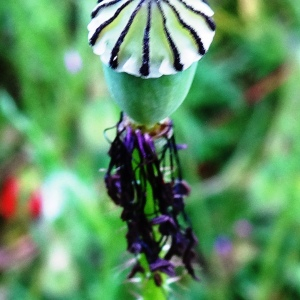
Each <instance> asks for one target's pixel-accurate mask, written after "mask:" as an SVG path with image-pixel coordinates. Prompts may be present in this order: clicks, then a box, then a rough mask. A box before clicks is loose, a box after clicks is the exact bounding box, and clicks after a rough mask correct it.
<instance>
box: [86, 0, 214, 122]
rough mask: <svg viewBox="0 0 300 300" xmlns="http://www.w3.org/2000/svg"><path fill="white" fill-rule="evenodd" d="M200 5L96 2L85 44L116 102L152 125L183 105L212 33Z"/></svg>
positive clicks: (193, 0)
mask: <svg viewBox="0 0 300 300" xmlns="http://www.w3.org/2000/svg"><path fill="white" fill-rule="evenodd" d="M212 15H213V11H212V10H211V9H210V7H209V6H208V4H207V3H206V1H204V0H99V1H98V5H97V6H96V7H95V9H94V10H93V12H92V21H91V22H90V24H89V26H88V29H89V41H90V44H91V45H92V46H93V50H94V52H95V53H96V54H98V55H100V58H101V60H102V62H103V64H104V65H105V76H106V80H107V83H108V86H109V89H110V91H111V93H112V95H113V97H114V98H115V100H116V102H117V103H118V104H119V105H120V107H121V108H122V109H123V110H124V112H125V113H126V114H128V115H129V116H130V117H131V118H132V119H133V120H135V121H136V122H138V123H142V124H143V125H149V124H150V125H151V124H153V123H156V122H159V121H161V120H162V119H163V118H165V117H167V116H169V115H170V114H171V113H172V112H173V111H174V110H175V109H176V108H177V107H178V106H179V105H180V104H181V103H182V101H183V100H184V98H185V96H186V94H187V92H188V90H189V88H190V85H191V82H192V78H193V75H194V72H195V67H196V66H195V65H196V62H197V61H198V60H199V59H201V57H202V56H203V55H204V54H205V53H206V51H207V50H208V48H209V46H210V44H211V42H212V39H213V36H214V31H215V24H214V22H213V20H212V18H211V17H212Z"/></svg>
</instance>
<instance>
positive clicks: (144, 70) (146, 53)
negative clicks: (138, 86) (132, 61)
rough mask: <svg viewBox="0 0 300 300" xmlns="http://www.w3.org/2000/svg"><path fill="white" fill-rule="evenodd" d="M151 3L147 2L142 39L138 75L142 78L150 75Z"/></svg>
mask: <svg viewBox="0 0 300 300" xmlns="http://www.w3.org/2000/svg"><path fill="white" fill-rule="evenodd" d="M151 5H152V4H151V1H149V2H148V18H147V25H146V28H145V31H144V39H143V63H142V66H141V68H140V74H141V75H142V76H145V77H146V76H148V75H149V73H150V67H149V63H150V45H149V42H150V28H151Z"/></svg>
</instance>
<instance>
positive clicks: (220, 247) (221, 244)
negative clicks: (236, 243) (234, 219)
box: [214, 235, 233, 257]
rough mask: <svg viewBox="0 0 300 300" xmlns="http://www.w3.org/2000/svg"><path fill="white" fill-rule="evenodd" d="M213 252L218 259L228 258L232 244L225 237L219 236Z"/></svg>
mask: <svg viewBox="0 0 300 300" xmlns="http://www.w3.org/2000/svg"><path fill="white" fill-rule="evenodd" d="M214 248H215V251H216V252H217V254H218V255H219V256H220V257H228V256H229V255H230V254H231V253H232V249H233V246H232V242H231V240H230V238H229V237H227V236H224V235H222V236H219V237H218V238H217V239H216V241H215V245H214Z"/></svg>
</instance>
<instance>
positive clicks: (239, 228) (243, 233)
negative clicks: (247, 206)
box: [235, 219, 252, 238]
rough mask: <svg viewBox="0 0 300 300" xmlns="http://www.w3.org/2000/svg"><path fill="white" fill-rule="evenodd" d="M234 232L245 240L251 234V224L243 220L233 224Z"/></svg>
mask: <svg viewBox="0 0 300 300" xmlns="http://www.w3.org/2000/svg"><path fill="white" fill-rule="evenodd" d="M235 232H236V234H237V235H238V236H239V237H241V238H246V237H248V236H249V235H250V234H251V232H252V224H251V223H250V222H249V221H248V220H245V219H241V220H238V221H237V222H236V224H235Z"/></svg>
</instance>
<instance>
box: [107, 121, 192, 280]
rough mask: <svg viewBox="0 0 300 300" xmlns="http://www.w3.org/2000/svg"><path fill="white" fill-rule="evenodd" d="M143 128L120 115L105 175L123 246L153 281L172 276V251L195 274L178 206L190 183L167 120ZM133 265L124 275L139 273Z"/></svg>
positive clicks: (181, 207)
mask: <svg viewBox="0 0 300 300" xmlns="http://www.w3.org/2000/svg"><path fill="white" fill-rule="evenodd" d="M143 129H144V128H143V127H142V126H137V125H133V124H131V123H130V121H129V120H128V118H127V117H123V116H122V117H121V119H120V121H119V123H118V124H117V126H116V131H117V133H116V138H115V139H114V141H113V142H112V143H111V147H110V150H109V155H110V158H111V160H110V164H109V167H108V170H107V173H106V175H105V184H106V188H107V191H108V194H109V196H110V197H111V199H112V200H113V201H114V202H115V204H117V205H119V206H121V207H122V208H123V210H122V214H121V218H122V220H123V221H124V222H126V224H127V230H128V231H127V234H126V239H127V250H128V251H129V252H131V253H133V254H135V255H136V256H138V254H143V255H144V256H145V258H146V261H147V263H148V268H149V270H150V271H151V272H152V274H153V277H154V278H155V282H156V284H158V285H159V282H162V281H161V280H160V279H159V278H160V273H165V274H167V275H169V276H175V275H176V273H175V266H174V264H173V263H172V261H171V260H172V258H173V257H174V256H177V257H179V258H181V261H182V264H183V265H184V267H185V269H186V270H187V271H188V273H189V274H190V275H191V276H192V277H193V278H195V279H197V277H196V275H195V272H194V269H193V266H192V262H193V259H194V257H195V251H194V247H195V245H196V244H197V239H196V237H195V235H194V234H193V231H192V229H191V226H190V224H189V220H188V218H187V215H186V213H185V210H184V198H185V197H186V196H188V194H189V192H190V188H189V186H188V185H187V183H186V182H185V181H184V180H183V179H182V174H181V167H180V162H179V156H178V147H177V145H176V142H175V138H174V134H173V126H172V123H171V121H169V120H167V121H164V122H162V123H159V124H157V125H156V127H154V128H153V129H152V130H151V131H150V132H149V130H147V131H144V130H143ZM137 266H138V268H137V267H135V269H134V270H133V271H132V272H131V274H130V277H132V276H133V274H135V273H136V272H142V270H143V268H142V267H141V266H140V265H139V264H137Z"/></svg>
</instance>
